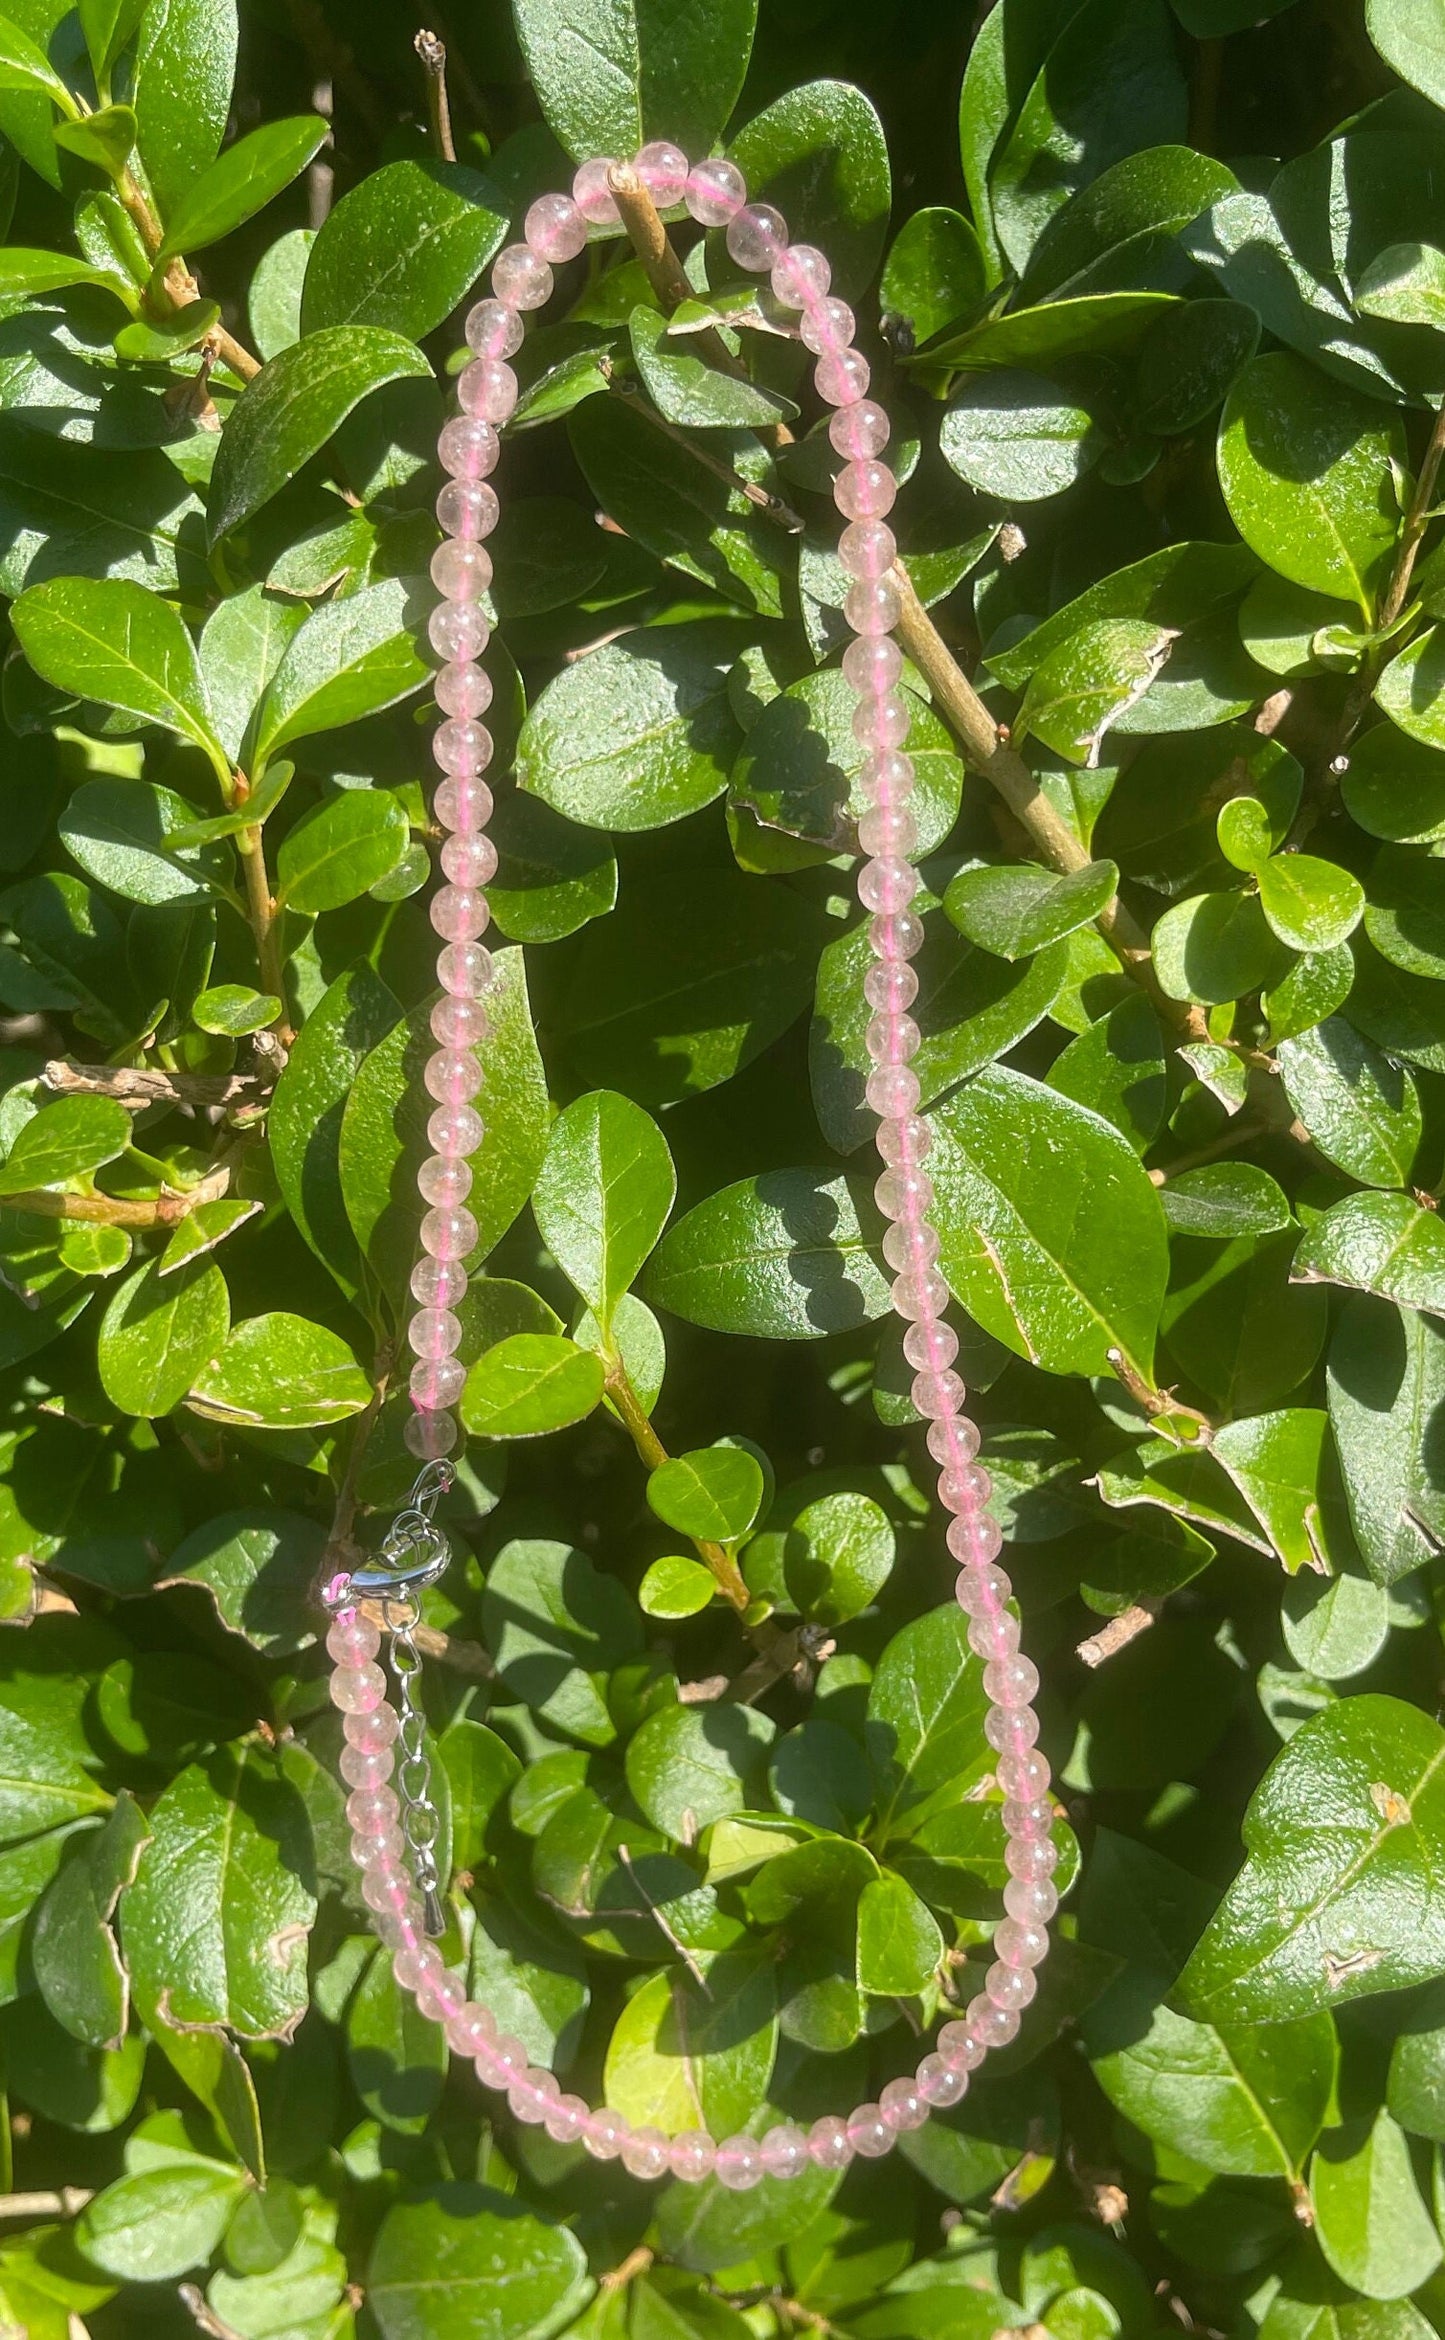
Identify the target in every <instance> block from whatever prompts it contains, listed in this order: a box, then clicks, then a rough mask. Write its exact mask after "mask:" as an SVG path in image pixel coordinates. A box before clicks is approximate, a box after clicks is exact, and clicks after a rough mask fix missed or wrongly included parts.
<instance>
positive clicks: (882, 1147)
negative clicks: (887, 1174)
mask: <svg viewBox="0 0 1445 2340" xmlns="http://www.w3.org/2000/svg"><path fill="white" fill-rule="evenodd" d="M875 1143H876V1144H877V1147H878V1151H879V1153H880V1154H881V1155H882V1157H883V1160H884V1161H885V1162H886V1163H887V1164H888V1166H889V1168H890V1169H899V1168H908V1167H911V1166H914V1165H916V1164H917V1163H919V1162H926V1161H927V1159H928V1154H929V1149H930V1147H931V1146H932V1144H933V1132H932V1130H931V1129H930V1128H929V1126H928V1124H927V1122H926V1121H921V1120H920V1119H919V1117H918V1115H917V1114H915V1113H906V1114H904V1116H903V1118H902V1120H901V1121H888V1122H884V1123H883V1124H882V1125H881V1127H880V1128H879V1130H878V1132H877V1136H876V1139H875Z"/></svg>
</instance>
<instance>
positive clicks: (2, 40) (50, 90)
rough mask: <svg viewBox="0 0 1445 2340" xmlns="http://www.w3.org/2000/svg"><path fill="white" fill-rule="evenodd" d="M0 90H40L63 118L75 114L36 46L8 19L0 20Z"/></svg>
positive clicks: (44, 56)
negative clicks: (63, 112) (51, 99)
mask: <svg viewBox="0 0 1445 2340" xmlns="http://www.w3.org/2000/svg"><path fill="white" fill-rule="evenodd" d="M0 89H23V90H40V91H43V92H44V94H45V95H46V96H47V97H50V98H54V100H55V101H56V103H57V104H58V105H60V106H62V107H63V108H64V109H65V111H66V113H67V114H73V113H74V112H75V110H76V108H75V101H74V99H73V98H72V97H71V95H70V92H69V90H68V89H67V88H66V86H65V83H64V82H63V81H62V80H61V78H60V75H59V74H58V73H57V72H56V71H55V68H54V66H53V65H52V64H51V62H50V59H49V58H48V57H47V56H46V54H45V51H44V50H43V49H42V48H41V47H40V45H39V43H38V42H36V41H33V40H32V39H31V38H30V35H29V33H28V32H26V31H25V30H24V29H23V28H22V27H21V26H20V25H18V24H13V23H12V22H11V20H10V18H9V17H8V16H0Z"/></svg>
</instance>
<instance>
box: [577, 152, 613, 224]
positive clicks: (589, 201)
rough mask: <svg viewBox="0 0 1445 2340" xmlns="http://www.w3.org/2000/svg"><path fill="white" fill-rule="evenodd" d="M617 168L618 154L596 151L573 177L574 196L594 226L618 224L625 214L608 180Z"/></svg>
mask: <svg viewBox="0 0 1445 2340" xmlns="http://www.w3.org/2000/svg"><path fill="white" fill-rule="evenodd" d="M616 168H617V157H616V155H612V154H600V155H596V156H594V158H593V159H592V161H591V162H585V163H584V164H583V165H582V168H581V170H580V171H579V172H578V173H577V176H576V178H575V179H574V180H573V181H572V200H573V202H574V203H575V204H576V206H577V209H578V210H579V211H580V212H581V214H582V217H583V218H584V219H585V220H588V221H590V223H591V225H592V226H593V227H616V226H617V224H618V222H619V221H620V219H621V217H622V214H621V212H620V211H619V210H618V208H617V198H616V196H615V195H614V194H613V192H612V189H611V188H610V187H609V185H608V184H607V181H608V176H609V174H610V173H611V172H612V171H615V170H616Z"/></svg>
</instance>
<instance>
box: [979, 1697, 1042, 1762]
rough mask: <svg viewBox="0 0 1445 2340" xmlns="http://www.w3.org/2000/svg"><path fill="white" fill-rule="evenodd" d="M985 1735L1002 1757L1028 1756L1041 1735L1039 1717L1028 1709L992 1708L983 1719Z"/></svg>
mask: <svg viewBox="0 0 1445 2340" xmlns="http://www.w3.org/2000/svg"><path fill="white" fill-rule="evenodd" d="M983 1735H984V1737H985V1738H986V1739H987V1741H988V1743H989V1745H990V1746H991V1747H994V1748H996V1749H997V1750H998V1752H999V1754H1000V1755H1027V1753H1028V1751H1029V1749H1030V1747H1032V1746H1033V1744H1034V1741H1035V1740H1036V1739H1037V1737H1038V1735H1039V1722H1038V1716H1037V1715H1035V1714H1030V1713H1029V1712H1028V1710H1027V1708H1025V1709H1024V1711H1023V1712H1022V1713H1020V1712H1019V1711H1018V1710H1017V1709H1016V1708H1014V1707H1011V1706H991V1707H990V1708H989V1710H988V1713H987V1714H986V1715H985V1716H984V1718H983Z"/></svg>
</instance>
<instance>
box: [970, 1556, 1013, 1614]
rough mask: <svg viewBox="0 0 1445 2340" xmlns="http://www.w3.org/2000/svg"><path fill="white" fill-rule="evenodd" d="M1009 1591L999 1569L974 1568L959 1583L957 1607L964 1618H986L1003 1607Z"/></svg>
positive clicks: (1004, 1577)
mask: <svg viewBox="0 0 1445 2340" xmlns="http://www.w3.org/2000/svg"><path fill="white" fill-rule="evenodd" d="M1009 1590H1010V1587H1009V1581H1008V1578H1007V1577H1006V1576H1005V1575H1004V1572H1003V1570H1002V1569H1001V1568H992V1567H987V1566H985V1567H979V1568H975V1569H974V1570H972V1571H971V1573H970V1574H969V1575H967V1576H965V1577H964V1578H963V1579H962V1580H961V1582H960V1585H959V1592H958V1605H959V1607H960V1608H961V1609H962V1610H963V1612H964V1614H965V1616H969V1617H986V1616H988V1614H989V1612H990V1611H991V1610H993V1609H1001V1608H1002V1607H1003V1605H1004V1602H1005V1601H1006V1600H1007V1599H1008V1597H1009Z"/></svg>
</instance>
